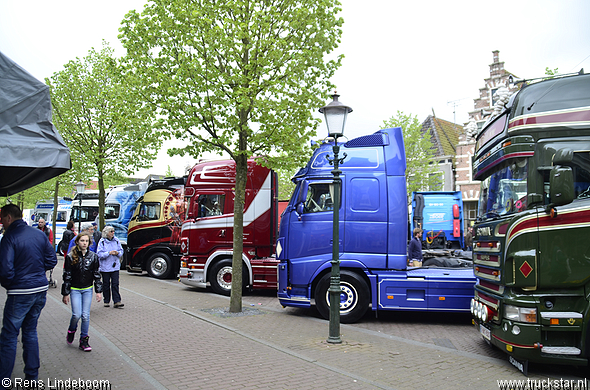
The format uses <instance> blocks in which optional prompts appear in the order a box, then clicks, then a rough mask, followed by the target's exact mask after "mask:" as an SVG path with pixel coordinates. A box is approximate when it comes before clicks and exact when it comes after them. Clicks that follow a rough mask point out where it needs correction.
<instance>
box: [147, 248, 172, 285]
mask: <svg viewBox="0 0 590 390" xmlns="http://www.w3.org/2000/svg"><path fill="white" fill-rule="evenodd" d="M146 268H147V272H148V274H149V275H150V276H152V277H154V278H156V279H167V278H169V277H170V275H171V274H172V260H171V259H170V256H168V255H167V254H165V253H162V252H158V253H154V254H153V255H152V256H151V257H150V258H149V260H148V262H147V267H146Z"/></svg>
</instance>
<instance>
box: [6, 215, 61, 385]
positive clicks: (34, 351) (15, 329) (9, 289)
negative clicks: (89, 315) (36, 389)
mask: <svg viewBox="0 0 590 390" xmlns="http://www.w3.org/2000/svg"><path fill="white" fill-rule="evenodd" d="M22 218H23V214H22V211H21V210H20V208H19V207H18V206H16V205H14V204H8V205H6V206H4V207H2V209H1V210H0V221H1V222H2V225H3V226H4V228H5V229H6V232H5V234H4V237H3V238H2V241H1V242H0V283H1V284H2V287H4V288H5V289H6V294H7V297H6V303H5V305H4V316H3V318H2V331H1V332H0V378H1V379H2V383H5V382H4V380H6V378H8V379H10V377H11V376H12V370H13V369H14V361H15V359H16V344H17V338H18V334H19V332H20V330H21V329H22V336H21V342H22V346H23V360H24V363H25V368H24V374H25V379H31V380H37V379H38V377H39V366H40V360H39V341H38V338H37V321H38V319H39V315H40V314H41V310H42V309H43V307H45V302H46V300H47V288H48V285H49V281H48V280H47V277H46V274H45V273H46V272H47V271H49V270H51V269H53V268H54V267H55V266H56V264H57V257H56V255H55V250H53V247H52V245H51V244H50V243H49V240H47V237H46V236H45V234H44V233H43V232H41V231H39V229H35V228H33V227H31V226H28V225H27V223H26V222H25V221H24V220H23V219H22Z"/></svg>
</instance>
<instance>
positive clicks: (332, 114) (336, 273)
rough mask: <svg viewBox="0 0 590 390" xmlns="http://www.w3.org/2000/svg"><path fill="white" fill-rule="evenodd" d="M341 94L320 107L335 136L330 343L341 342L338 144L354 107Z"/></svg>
mask: <svg viewBox="0 0 590 390" xmlns="http://www.w3.org/2000/svg"><path fill="white" fill-rule="evenodd" d="M339 96H340V95H338V94H336V92H334V94H333V95H332V99H333V100H332V101H331V102H330V104H328V105H327V106H325V107H322V108H320V112H321V113H323V114H324V116H325V118H326V126H327V127H328V136H329V137H333V138H334V146H333V147H332V151H333V152H334V158H333V159H330V158H329V157H328V156H326V157H327V158H328V161H329V162H330V164H332V165H334V169H333V170H332V174H333V175H334V193H333V194H334V199H333V202H332V203H333V226H332V261H331V263H332V274H331V277H330V288H329V289H328V291H329V292H330V334H329V337H328V340H327V341H328V343H332V344H340V343H342V340H341V339H340V293H341V290H340V256H339V251H340V229H339V227H340V226H339V224H340V220H339V217H340V216H339V212H340V187H341V179H340V173H341V172H342V171H340V169H338V168H339V167H338V165H339V164H342V163H343V161H344V159H345V158H346V153H344V156H343V157H342V158H338V153H339V152H340V146H339V145H338V138H339V137H341V136H342V134H343V133H344V125H345V124H346V116H347V115H348V113H349V112H352V108H350V107H348V106H346V105H344V104H342V103H341V102H339V101H338V97H339Z"/></svg>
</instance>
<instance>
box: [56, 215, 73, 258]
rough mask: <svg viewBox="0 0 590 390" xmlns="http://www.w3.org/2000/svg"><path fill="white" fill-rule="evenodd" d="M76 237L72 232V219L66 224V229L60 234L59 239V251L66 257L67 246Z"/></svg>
mask: <svg viewBox="0 0 590 390" xmlns="http://www.w3.org/2000/svg"><path fill="white" fill-rule="evenodd" d="M74 237H76V233H75V232H74V221H72V220H70V221H68V225H67V226H66V230H64V233H63V235H62V238H61V241H60V242H59V247H58V248H59V253H61V254H62V255H63V257H66V255H67V254H68V247H69V245H70V241H72V239H73V238H74Z"/></svg>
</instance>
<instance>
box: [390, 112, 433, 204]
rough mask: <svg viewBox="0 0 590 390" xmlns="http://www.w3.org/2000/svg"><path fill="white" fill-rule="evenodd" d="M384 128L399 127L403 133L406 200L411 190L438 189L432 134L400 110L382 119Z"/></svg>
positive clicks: (416, 120)
mask: <svg viewBox="0 0 590 390" xmlns="http://www.w3.org/2000/svg"><path fill="white" fill-rule="evenodd" d="M383 126H384V127H385V128H390V127H401V128H402V132H403V135H404V147H405V150H406V184H407V191H408V202H409V201H410V199H411V195H412V192H414V191H424V190H431V189H435V190H439V189H440V186H441V183H440V172H439V171H438V166H437V165H436V161H435V159H434V157H435V154H434V150H433V149H432V141H431V137H432V134H430V132H427V133H424V134H423V133H422V125H421V124H420V122H418V118H417V117H416V116H412V115H405V114H404V113H403V112H402V111H398V112H397V116H392V117H391V118H389V119H388V120H386V121H383Z"/></svg>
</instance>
